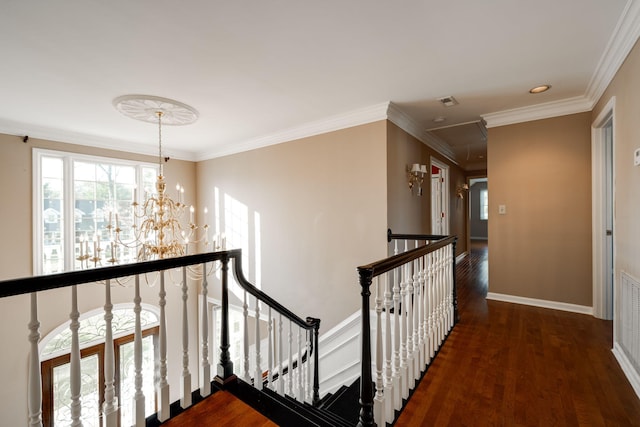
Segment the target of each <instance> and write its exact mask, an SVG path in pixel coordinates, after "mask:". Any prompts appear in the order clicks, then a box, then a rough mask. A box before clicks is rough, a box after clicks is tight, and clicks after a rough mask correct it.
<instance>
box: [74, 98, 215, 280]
mask: <svg viewBox="0 0 640 427" xmlns="http://www.w3.org/2000/svg"><path fill="white" fill-rule="evenodd" d="M113 104H114V106H115V107H116V109H117V110H118V111H120V112H121V113H122V114H124V115H126V116H127V117H131V118H134V119H137V120H142V121H145V122H149V123H157V125H158V176H157V177H156V181H155V192H153V193H151V194H147V193H146V192H145V198H144V200H143V202H142V203H141V204H139V203H138V201H137V200H138V199H137V189H134V191H133V194H134V195H133V202H132V203H131V209H132V217H133V224H132V225H131V230H130V231H131V232H130V233H128V235H129V238H128V239H123V238H122V232H123V230H122V229H121V228H120V223H119V221H118V213H117V212H116V213H115V215H112V213H110V214H109V220H108V222H107V225H106V226H105V228H106V234H107V235H108V236H109V245H108V246H107V248H106V249H102V247H101V246H100V242H99V241H98V242H97V244H96V242H95V241H94V245H93V248H94V250H93V253H90V252H89V249H88V244H85V248H86V249H85V250H83V245H82V243H81V245H80V255H79V256H78V257H77V260H78V261H80V264H81V267H82V268H86V267H95V266H98V265H114V264H119V263H120V260H119V259H118V258H119V254H121V253H124V252H125V251H124V250H121V249H124V248H127V249H128V250H134V251H136V260H137V261H147V260H152V259H164V258H171V257H176V256H183V255H187V254H188V253H189V245H194V244H199V243H204V245H205V247H207V246H209V244H212V246H213V249H214V250H217V249H220V248H221V247H222V246H223V245H224V239H222V240H220V239H214V241H213V242H210V241H209V226H208V225H207V224H205V225H203V226H198V225H196V224H195V221H194V213H195V208H194V207H193V206H187V205H186V204H185V203H184V200H183V198H184V187H182V186H180V185H179V184H178V185H177V186H176V190H177V192H178V198H177V200H174V199H172V198H171V197H170V196H169V194H168V193H167V185H166V182H165V177H164V173H163V170H164V168H163V162H164V161H166V159H165V157H163V153H162V125H163V124H165V125H187V124H191V123H193V122H195V121H196V120H197V118H198V113H197V112H196V110H195V109H193V108H192V107H189V106H188V105H185V104H182V103H180V102H177V101H174V100H171V99H167V98H160V97H156V96H146V95H126V96H121V97H119V98H116V99H115V100H114V101H113ZM187 212H188V213H189V219H188V221H187V220H186V219H183V217H186V214H187ZM204 212H205V214H206V213H207V212H206V209H205V211H204ZM114 220H115V221H114ZM131 237H132V238H131ZM102 252H106V253H105V254H102Z"/></svg>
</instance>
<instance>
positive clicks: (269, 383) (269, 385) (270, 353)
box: [267, 306, 273, 389]
mask: <svg viewBox="0 0 640 427" xmlns="http://www.w3.org/2000/svg"><path fill="white" fill-rule="evenodd" d="M267 334H268V337H269V338H268V339H267V341H268V343H267V345H268V347H269V348H268V349H267V353H268V354H267V372H268V374H267V388H270V389H273V323H272V319H271V306H269V331H268V332H267Z"/></svg>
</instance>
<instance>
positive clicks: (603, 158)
mask: <svg viewBox="0 0 640 427" xmlns="http://www.w3.org/2000/svg"><path fill="white" fill-rule="evenodd" d="M614 110H615V97H613V98H611V100H609V102H608V103H607V105H606V106H605V107H604V108H603V110H602V112H601V113H600V114H599V115H598V117H597V118H596V120H595V121H594V122H593V125H592V128H591V154H592V155H591V159H592V163H591V170H592V173H591V175H592V193H593V197H592V200H593V202H592V218H593V220H592V221H593V222H592V236H593V237H592V239H593V315H594V316H595V317H598V318H601V319H607V320H611V319H613V313H614V288H615V275H614V264H615V263H614V261H615V248H614V238H615V233H614V230H615V217H614V206H615V182H614V176H615V174H614V167H615V158H614V156H615V150H614V145H615V126H614V124H615V117H614V116H615V115H614Z"/></svg>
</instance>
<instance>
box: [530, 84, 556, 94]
mask: <svg viewBox="0 0 640 427" xmlns="http://www.w3.org/2000/svg"><path fill="white" fill-rule="evenodd" d="M549 89H551V85H540V86H536V87H534V88H532V89H530V90H529V93H542V92H546V91H548V90H549Z"/></svg>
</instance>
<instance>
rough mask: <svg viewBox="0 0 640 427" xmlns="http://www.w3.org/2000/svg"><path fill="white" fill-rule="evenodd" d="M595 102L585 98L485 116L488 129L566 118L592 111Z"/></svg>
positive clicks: (483, 116) (578, 97)
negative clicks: (569, 115)
mask: <svg viewBox="0 0 640 427" xmlns="http://www.w3.org/2000/svg"><path fill="white" fill-rule="evenodd" d="M592 108H593V102H592V101H591V100H589V99H588V98H587V97H585V96H576V97H574V98H568V99H561V100H559V101H552V102H545V103H543V104H537V105H532V106H529V107H521V108H514V109H511V110H505V111H499V112H497V113H489V114H483V115H482V118H483V119H484V120H485V121H486V122H487V128H492V127H497V126H505V125H511V124H515V123H523V122H530V121H533V120H542V119H549V118H551V117H559V116H566V115H568V114H576V113H584V112H585V111H591V109H592Z"/></svg>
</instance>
